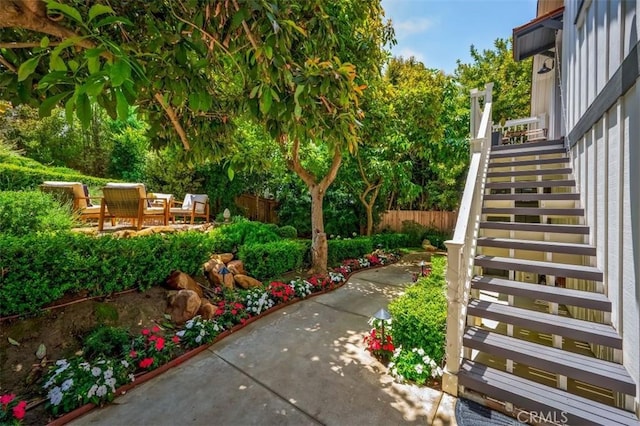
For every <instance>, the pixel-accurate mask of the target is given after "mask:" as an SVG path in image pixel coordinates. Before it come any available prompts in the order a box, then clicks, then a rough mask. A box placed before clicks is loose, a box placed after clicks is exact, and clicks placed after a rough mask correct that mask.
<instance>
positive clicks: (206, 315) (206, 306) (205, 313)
mask: <svg viewBox="0 0 640 426" xmlns="http://www.w3.org/2000/svg"><path fill="white" fill-rule="evenodd" d="M215 312H216V307H215V306H213V305H212V304H211V302H209V300H207V299H202V300H201V301H200V309H198V315H200V316H202V318H203V319H206V320H210V319H212V318H213V317H214V316H215Z"/></svg>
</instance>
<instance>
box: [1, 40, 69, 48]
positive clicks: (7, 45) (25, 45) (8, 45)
mask: <svg viewBox="0 0 640 426" xmlns="http://www.w3.org/2000/svg"><path fill="white" fill-rule="evenodd" d="M60 43H61V42H59V41H50V42H49V46H57V45H59V44H60ZM30 47H40V42H39V41H34V42H18V41H10V42H7V43H0V49H26V48H30Z"/></svg>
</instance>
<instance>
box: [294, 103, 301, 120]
mask: <svg viewBox="0 0 640 426" xmlns="http://www.w3.org/2000/svg"><path fill="white" fill-rule="evenodd" d="M293 115H294V116H295V117H296V118H297V119H299V118H300V117H302V108H301V107H300V104H296V106H294V107H293Z"/></svg>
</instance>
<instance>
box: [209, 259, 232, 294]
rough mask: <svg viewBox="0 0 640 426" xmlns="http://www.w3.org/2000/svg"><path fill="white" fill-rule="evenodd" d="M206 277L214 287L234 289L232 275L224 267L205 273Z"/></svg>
mask: <svg viewBox="0 0 640 426" xmlns="http://www.w3.org/2000/svg"><path fill="white" fill-rule="evenodd" d="M207 277H208V278H209V282H210V283H211V284H212V285H214V286H223V287H226V288H230V289H233V288H234V287H235V280H234V279H233V274H232V273H231V271H229V269H227V267H226V266H224V265H222V266H221V267H219V268H217V269H212V270H210V271H209V272H207Z"/></svg>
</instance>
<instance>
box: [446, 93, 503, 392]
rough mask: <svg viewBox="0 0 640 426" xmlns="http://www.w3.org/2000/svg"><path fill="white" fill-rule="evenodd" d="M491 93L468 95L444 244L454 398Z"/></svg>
mask: <svg viewBox="0 0 640 426" xmlns="http://www.w3.org/2000/svg"><path fill="white" fill-rule="evenodd" d="M492 90H493V83H488V84H487V85H486V86H485V90H483V91H479V90H477V89H474V90H472V91H471V125H470V127H471V138H472V139H471V144H470V145H471V147H470V148H471V163H470V165H469V173H468V174H467V183H466V185H465V187H464V193H463V195H462V201H461V203H460V209H459V211H458V221H457V222H456V229H455V232H454V235H453V238H452V239H451V240H448V241H446V242H445V245H446V246H447V253H448V260H447V277H446V279H447V302H448V308H447V345H446V366H445V372H444V377H443V382H442V386H443V390H444V391H445V392H447V393H449V394H451V395H454V396H455V395H457V394H458V377H457V374H458V370H459V369H460V364H461V362H462V336H463V334H464V327H465V322H466V316H467V304H468V302H469V292H470V290H471V278H472V277H473V263H474V258H475V254H476V242H477V238H478V229H479V227H480V218H481V215H482V200H483V195H484V186H485V181H486V175H487V168H488V164H489V155H488V153H489V148H490V146H491V130H492V123H491V105H492ZM480 98H483V101H484V102H483V104H484V109H483V110H481V106H480ZM481 111H482V112H481Z"/></svg>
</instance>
